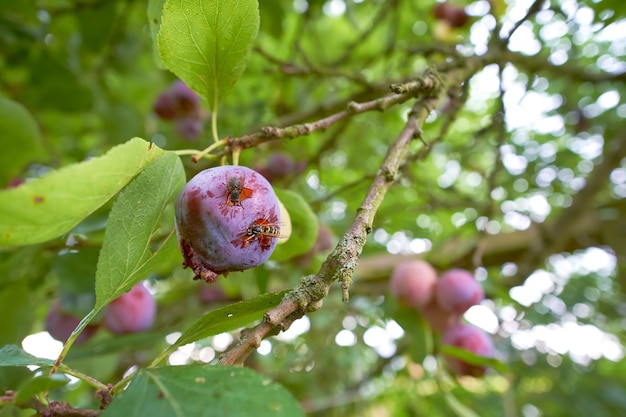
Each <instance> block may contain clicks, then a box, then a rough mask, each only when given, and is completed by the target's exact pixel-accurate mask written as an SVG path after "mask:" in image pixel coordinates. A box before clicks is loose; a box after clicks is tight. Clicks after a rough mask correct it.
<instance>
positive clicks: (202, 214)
mask: <svg viewBox="0 0 626 417" xmlns="http://www.w3.org/2000/svg"><path fill="white" fill-rule="evenodd" d="M175 214H176V233H177V235H178V242H179V245H180V249H181V251H182V254H183V258H184V265H185V266H186V267H189V268H191V270H192V271H193V272H194V273H195V275H196V276H195V278H194V279H203V280H205V281H207V282H208V283H213V282H215V280H216V278H217V276H218V275H220V274H224V275H226V274H227V273H228V272H231V271H243V270H244V269H248V268H252V267H255V266H258V265H261V264H262V263H264V262H265V261H266V260H267V259H268V258H269V257H270V255H271V254H272V252H273V251H274V248H275V247H276V242H277V238H278V237H279V236H280V208H279V205H278V199H277V198H276V194H274V190H273V189H272V186H271V185H270V183H269V182H268V181H267V180H266V179H265V178H264V177H263V176H262V175H261V174H259V173H258V172H256V171H254V170H252V169H250V168H246V167H241V166H220V167H215V168H209V169H206V170H204V171H201V172H200V173H198V174H197V175H196V176H195V177H193V178H192V179H191V180H190V181H189V182H188V183H187V185H185V187H184V188H183V189H182V191H181V192H180V194H179V195H178V198H177V200H176V204H175Z"/></svg>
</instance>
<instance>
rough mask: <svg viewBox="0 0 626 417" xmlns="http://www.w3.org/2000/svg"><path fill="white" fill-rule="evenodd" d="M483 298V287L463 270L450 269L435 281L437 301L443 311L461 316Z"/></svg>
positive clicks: (470, 274)
mask: <svg viewBox="0 0 626 417" xmlns="http://www.w3.org/2000/svg"><path fill="white" fill-rule="evenodd" d="M483 298H485V293H484V291H483V287H482V286H481V285H480V283H479V282H478V281H476V280H475V279H474V275H472V273H471V272H469V271H466V270H464V269H450V270H449V271H446V272H444V273H443V274H442V275H441V277H439V281H437V301H438V302H439V305H440V306H441V308H442V309H444V310H445V311H449V312H452V313H456V314H463V313H465V312H466V311H467V310H468V309H469V308H470V307H471V306H474V305H476V304H478V303H480V302H481V301H482V300H483Z"/></svg>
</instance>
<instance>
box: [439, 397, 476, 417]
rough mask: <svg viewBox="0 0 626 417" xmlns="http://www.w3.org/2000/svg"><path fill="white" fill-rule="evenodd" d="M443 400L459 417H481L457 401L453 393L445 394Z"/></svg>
mask: <svg viewBox="0 0 626 417" xmlns="http://www.w3.org/2000/svg"><path fill="white" fill-rule="evenodd" d="M443 398H444V399H445V401H446V404H448V407H450V409H451V410H452V411H453V412H454V414H455V415H456V416H457V417H479V416H478V414H477V413H476V412H475V411H474V410H472V409H471V408H468V407H467V406H466V405H464V404H463V403H461V402H460V401H459V400H457V399H456V397H455V396H454V395H452V393H451V392H444V393H443Z"/></svg>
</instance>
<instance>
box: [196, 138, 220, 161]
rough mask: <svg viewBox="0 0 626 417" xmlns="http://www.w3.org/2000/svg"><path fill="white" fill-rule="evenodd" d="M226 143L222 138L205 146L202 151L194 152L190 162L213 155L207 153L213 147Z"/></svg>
mask: <svg viewBox="0 0 626 417" xmlns="http://www.w3.org/2000/svg"><path fill="white" fill-rule="evenodd" d="M226 144H227V141H226V139H222V140H218V141H217V142H215V143H213V144H211V145H209V146H207V147H206V148H204V149H203V150H202V151H200V152H198V153H196V154H194V155H193V156H192V157H191V161H192V162H198V161H199V160H200V159H202V158H204V157H214V155H209V153H210V152H211V151H212V150H213V149H217V148H219V147H220V146H225V145H226Z"/></svg>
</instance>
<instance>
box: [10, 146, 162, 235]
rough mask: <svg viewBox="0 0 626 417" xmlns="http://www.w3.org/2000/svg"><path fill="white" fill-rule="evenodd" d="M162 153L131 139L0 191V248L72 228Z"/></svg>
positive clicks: (155, 148)
mask: <svg viewBox="0 0 626 417" xmlns="http://www.w3.org/2000/svg"><path fill="white" fill-rule="evenodd" d="M162 154H163V150H162V149H159V148H158V147H156V146H154V145H150V144H149V143H148V142H146V141H145V140H143V139H139V138H135V139H132V140H130V141H129V142H127V143H125V144H123V145H119V146H116V147H114V148H112V149H111V150H110V151H109V152H107V153H106V155H104V156H102V157H99V158H94V159H91V160H89V161H86V162H82V163H79V164H74V165H70V166H67V167H65V168H61V169H59V170H56V171H54V172H52V173H50V174H48V175H46V176H44V177H42V178H38V179H36V180H34V181H31V182H28V183H26V184H22V185H21V186H19V187H17V188H13V189H10V190H3V191H0V247H6V246H20V245H28V244H32V243H39V242H45V241H47V240H50V239H53V238H55V237H58V236H61V235H62V234H64V233H66V232H68V231H70V230H71V229H72V228H73V227H74V226H76V225H77V224H78V223H79V222H80V221H81V220H83V219H84V218H85V217H87V216H88V215H89V214H91V213H93V212H94V211H95V210H96V209H97V208H98V207H100V206H102V205H103V204H104V203H106V202H107V201H108V200H109V199H111V198H112V197H113V196H114V195H115V194H117V192H118V191H119V190H120V189H122V188H123V187H124V186H125V185H126V184H128V182H129V181H130V180H132V179H133V178H134V177H135V176H136V175H137V174H138V173H140V172H141V171H142V170H143V169H144V168H145V167H146V166H147V165H148V164H150V163H151V162H152V161H154V160H155V159H156V158H158V157H159V156H161V155H162Z"/></svg>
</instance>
